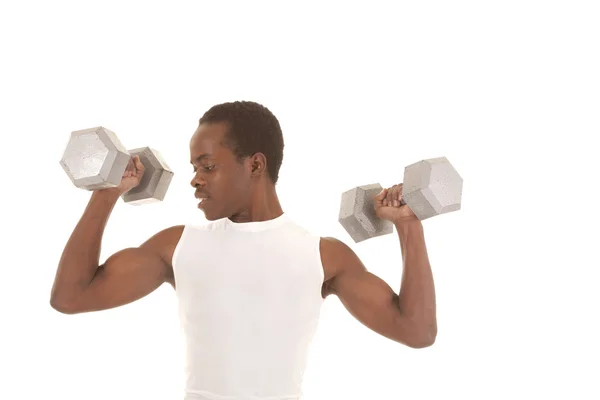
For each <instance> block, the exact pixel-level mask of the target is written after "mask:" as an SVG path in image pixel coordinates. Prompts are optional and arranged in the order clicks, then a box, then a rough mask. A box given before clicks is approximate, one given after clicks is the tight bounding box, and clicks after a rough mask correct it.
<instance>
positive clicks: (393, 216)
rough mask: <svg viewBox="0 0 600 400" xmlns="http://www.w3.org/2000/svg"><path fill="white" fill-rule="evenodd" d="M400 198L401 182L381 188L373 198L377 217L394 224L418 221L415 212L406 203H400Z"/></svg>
mask: <svg viewBox="0 0 600 400" xmlns="http://www.w3.org/2000/svg"><path fill="white" fill-rule="evenodd" d="M401 200H402V184H401V183H400V184H398V185H394V186H392V187H390V188H387V189H383V190H382V191H381V192H380V193H379V194H378V195H376V196H375V197H374V198H373V204H374V206H375V215H377V217H378V218H381V219H385V220H388V221H391V222H393V223H394V224H398V223H401V224H403V223H406V222H411V221H418V218H417V216H416V215H415V213H413V212H412V210H411V209H410V208H409V207H408V206H407V205H402V206H401V205H400V201H401Z"/></svg>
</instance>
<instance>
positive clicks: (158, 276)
mask: <svg viewBox="0 0 600 400" xmlns="http://www.w3.org/2000/svg"><path fill="white" fill-rule="evenodd" d="M181 230H182V228H181V227H173V228H169V229H166V230H164V231H161V232H159V233H157V234H156V235H154V236H153V237H151V238H150V239H148V240H147V241H146V242H145V243H143V244H142V245H141V246H139V247H130V248H126V249H123V250H121V251H118V252H116V253H114V254H113V255H111V256H110V257H108V258H107V259H106V261H105V262H104V263H103V264H102V265H100V266H99V268H98V270H97V271H96V274H95V275H94V278H93V279H92V281H91V282H90V283H89V284H88V286H87V287H86V289H85V290H84V291H83V292H82V293H81V294H80V295H79V298H78V299H77V301H76V304H77V309H76V310H75V312H90V311H100V310H105V309H110V308H115V307H119V306H123V305H126V304H129V303H132V302H134V301H136V300H139V299H141V298H143V297H144V296H147V295H148V294H150V293H152V292H153V291H154V290H156V289H157V288H158V287H160V286H161V285H162V284H163V283H165V282H170V281H171V280H172V268H171V265H170V262H169V261H167V256H166V254H167V253H169V250H171V249H173V248H174V246H175V244H176V243H177V241H178V238H179V236H180V235H181Z"/></svg>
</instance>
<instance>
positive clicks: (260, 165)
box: [250, 153, 267, 177]
mask: <svg viewBox="0 0 600 400" xmlns="http://www.w3.org/2000/svg"><path fill="white" fill-rule="evenodd" d="M250 168H251V171H252V176H255V177H259V176H261V175H262V174H263V173H264V172H265V171H266V169H267V158H266V157H265V155H264V154H263V153H255V154H254V155H253V156H252V157H251V160H250Z"/></svg>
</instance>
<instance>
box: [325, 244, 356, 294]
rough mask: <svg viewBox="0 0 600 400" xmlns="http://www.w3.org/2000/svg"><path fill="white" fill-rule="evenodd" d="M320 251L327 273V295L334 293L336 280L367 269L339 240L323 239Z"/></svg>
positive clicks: (352, 251)
mask: <svg viewBox="0 0 600 400" xmlns="http://www.w3.org/2000/svg"><path fill="white" fill-rule="evenodd" d="M319 249H320V252H321V262H322V264H323V270H324V271H325V281H326V286H327V290H326V292H327V294H331V293H333V288H334V286H335V280H336V278H339V277H340V276H342V275H343V274H345V273H348V272H353V271H354V272H360V271H364V270H365V269H366V268H365V266H364V264H363V263H362V261H361V260H360V258H359V257H358V256H357V255H356V253H355V252H354V250H352V248H351V247H350V246H348V245H347V244H346V243H344V242H343V241H341V240H339V239H336V238H334V237H329V236H324V237H321V238H320V243H319Z"/></svg>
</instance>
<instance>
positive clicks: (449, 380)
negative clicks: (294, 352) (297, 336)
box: [0, 0, 600, 400]
mask: <svg viewBox="0 0 600 400" xmlns="http://www.w3.org/2000/svg"><path fill="white" fill-rule="evenodd" d="M213 3H217V2H200V1H194V2H191V1H190V2H181V1H169V2H167V1H164V2H157V1H143V2H142V1H137V2H133V1H128V2H127V1H106V0H104V1H97V2H91V1H78V2H75V1H72V2H66V1H49V2H42V1H36V2H34V1H19V2H16V1H12V2H11V1H6V2H2V4H1V5H0V41H1V56H2V60H1V64H0V68H1V69H2V72H1V74H0V84H1V86H0V91H1V94H0V96H1V98H0V101H1V104H0V105H1V107H2V108H1V110H2V117H1V119H0V121H1V124H2V131H3V133H4V137H3V143H4V146H2V152H3V157H2V160H3V170H4V174H3V176H2V196H1V200H0V201H2V208H1V209H2V225H1V226H2V228H1V229H2V253H1V254H2V270H3V271H4V272H3V274H2V278H3V279H2V289H1V290H0V300H1V302H0V306H1V307H2V310H1V316H0V321H1V322H0V324H1V330H0V335H1V340H0V368H1V371H0V372H1V374H0V398H2V399H10V400H17V399H19V400H21V399H38V398H39V399H41V398H44V399H46V398H48V399H49V398H60V399H62V400H68V399H78V400H80V399H86V400H95V399H109V398H110V399H112V400H120V399H128V400H130V399H181V398H182V396H181V394H182V390H183V347H182V338H181V336H180V331H179V325H178V320H177V310H176V297H175V294H174V292H173V290H172V288H170V286H168V285H164V286H162V287H161V288H159V289H158V290H157V291H156V292H154V293H152V294H151V295H149V296H147V297H146V298H144V299H142V300H140V301H138V302H136V303H133V304H130V305H127V306H124V307H121V308H118V309H113V310H109V311H103V312H98V313H90V314H83V315H74V316H69V315H62V314H60V313H58V312H56V311H54V310H52V309H51V308H50V305H49V295H50V288H51V285H52V281H53V279H54V274H55V272H56V267H57V262H58V259H59V257H60V254H61V252H62V249H63V246H64V244H65V243H66V241H67V239H68V237H69V235H70V233H71V231H72V229H73V228H74V226H75V224H76V223H77V221H78V219H79V217H80V216H81V213H82V212H83V209H84V207H85V205H86V204H87V200H88V199H89V193H87V192H85V191H81V190H78V189H76V188H74V187H73V186H72V185H71V183H70V181H69V180H68V178H67V176H66V175H65V174H64V172H63V170H62V169H61V168H60V166H59V163H58V162H59V159H60V157H61V155H62V151H63V150H64V146H65V144H66V141H67V139H68V136H69V134H70V132H71V131H73V130H78V129H83V128H87V127H92V126H98V125H103V126H106V127H107V128H109V129H111V130H113V131H115V132H116V133H117V134H118V135H119V137H120V139H121V140H122V141H123V142H124V143H125V145H126V146H127V147H128V148H133V147H138V146H146V145H149V146H152V147H155V148H157V149H159V150H160V151H161V152H162V154H163V155H164V157H165V158H166V160H167V161H168V163H169V164H170V166H171V167H172V168H173V170H174V171H175V177H174V180H173V182H172V185H171V187H170V190H169V192H168V194H167V197H166V199H165V201H164V202H163V203H161V204H158V205H149V206H144V207H132V206H128V205H125V204H123V203H122V202H120V203H119V204H118V205H117V207H116V208H115V210H114V212H113V214H112V216H111V219H110V221H109V224H108V226H107V229H106V233H105V238H104V241H103V247H102V256H101V259H102V260H104V259H105V258H106V257H107V256H109V255H110V254H112V253H113V252H115V251H117V250H120V249H121V248H123V247H126V246H135V245H138V244H140V243H141V242H142V241H144V240H145V239H147V238H148V237H149V236H150V235H152V234H154V233H155V232H157V231H158V230H161V229H163V228H165V227H167V226H171V225H175V224H181V223H202V222H203V215H202V213H201V212H200V211H199V210H197V209H196V207H195V205H196V202H195V200H194V199H193V196H192V195H193V192H192V190H191V187H190V186H189V181H190V179H191V177H192V175H191V172H192V170H191V167H190V165H189V152H188V151H189V148H188V142H189V139H190V137H191V134H192V133H193V132H194V130H195V128H196V125H197V121H198V119H199V118H200V116H201V115H202V114H203V113H204V112H205V111H206V110H207V109H208V108H209V107H210V106H212V105H213V104H217V103H220V102H223V101H232V100H253V101H258V102H260V103H262V104H264V105H266V106H267V107H269V108H270V109H271V110H272V111H273V112H274V113H275V115H276V116H277V117H278V118H279V120H280V122H281V125H282V127H283V130H284V138H285V144H286V149H285V156H284V161H283V166H282V169H281V178H280V183H279V185H278V191H279V195H280V198H281V201H282V204H283V207H284V210H285V211H286V212H288V213H289V214H290V215H292V216H293V217H294V218H296V219H297V220H299V221H301V222H302V223H303V224H304V225H305V226H306V227H307V228H309V229H311V230H313V231H314V232H315V233H319V234H321V235H327V236H335V237H337V238H339V239H341V240H344V241H345V242H346V243H348V244H350V245H351V247H352V248H353V249H354V250H355V251H356V252H357V254H358V255H359V256H360V257H361V259H362V260H363V262H364V263H365V264H366V266H367V268H368V269H369V270H370V271H371V272H373V273H375V274H376V275H378V276H379V277H381V278H382V279H384V280H385V281H386V282H388V283H389V284H390V285H391V286H392V287H393V288H394V289H396V290H399V288H400V279H401V271H402V270H401V260H400V248H399V244H398V240H397V237H396V236H395V234H394V235H389V236H386V237H383V238H379V239H374V240H371V241H368V242H364V243H362V244H360V245H357V244H354V243H353V242H352V241H351V240H350V238H349V237H348V236H347V234H346V233H345V231H344V230H343V229H342V228H341V226H340V225H339V224H338V222H337V213H338V207H339V200H340V194H341V193H342V192H343V191H345V190H347V189H350V188H352V187H354V186H357V185H362V184H367V183H372V182H379V183H381V184H382V185H384V186H391V185H393V184H395V183H399V182H400V181H401V179H402V173H403V168H404V166H405V165H407V164H409V163H412V162H415V161H418V160H421V159H425V158H430V157H438V156H446V157H448V159H449V160H450V161H451V162H452V163H453V165H454V166H455V167H456V168H457V170H458V171H459V172H460V173H461V175H462V177H463V179H464V193H463V196H464V197H463V205H462V207H463V208H462V210H461V211H460V212H457V213H452V214H447V215H444V216H440V217H437V218H435V219H431V220H428V221H425V222H424V226H425V234H426V240H427V245H428V249H429V254H430V259H431V262H432V267H433V271H434V277H435V282H436V289H437V299H438V321H439V335H438V339H437V342H436V343H435V345H434V346H432V347H430V348H427V349H421V350H413V349H409V348H406V347H403V346H401V345H399V344H397V343H394V342H392V341H390V340H388V339H386V338H383V337H381V336H379V335H377V334H375V333H373V332H371V331H369V330H368V329H367V328H365V327H364V326H363V325H361V324H360V323H359V322H357V321H356V320H354V319H353V318H352V316H350V314H349V313H347V312H346V311H345V309H344V308H343V306H342V305H341V303H340V302H339V300H338V299H337V298H335V297H330V298H328V299H327V301H326V302H325V305H324V308H323V314H322V320H321V324H320V326H319V330H318V333H317V336H316V338H315V341H314V344H313V346H312V348H311V353H310V363H309V367H308V369H307V371H306V379H305V386H304V388H305V400H321V399H322V400H338V399H339V400H342V399H343V400H350V399H381V400H384V399H411V400H416V399H449V398H460V399H486V400H487V399H534V398H535V399H542V398H547V397H548V396H555V398H561V399H567V398H568V399H578V400H583V399H598V398H600V389H599V388H598V383H597V382H598V375H599V367H598V359H599V357H600V352H599V345H598V336H599V334H600V330H599V328H598V313H597V307H598V304H599V301H598V300H599V295H598V291H597V285H598V280H597V279H594V278H597V276H598V275H597V269H598V267H599V266H600V263H599V259H598V255H597V243H598V240H597V238H598V234H597V226H598V222H599V221H598V206H597V204H598V195H599V191H598V189H597V186H598V178H597V173H598V159H597V158H596V156H597V149H598V146H597V144H596V143H595V142H596V139H597V134H598V132H599V127H600V123H599V118H598V116H599V109H600V108H599V106H600V98H599V93H600V79H599V76H600V74H599V73H598V72H599V71H600V57H599V50H598V49H599V48H600V47H599V46H600V28H599V26H600V25H599V24H598V21H599V20H600V13H599V12H598V9H597V8H596V7H594V6H595V4H594V3H595V2H592V1H589V2H584V1H562V2H559V1H543V2H542V1H538V2H534V1H523V0H520V1H502V2H499V1H498V2H490V1H452V2H450V1H447V2H442V1H439V2H427V1H426V2H401V3H398V2H388V3H384V2H373V1H370V2H362V3H334V2H319V3H314V4H308V3H307V2H298V3H293V4H294V5H292V3H291V2H278V3H275V2H272V3H264V2H257V1H252V2H245V3H241V2H240V3H231V2H218V3H219V5H218V6H215V5H214V4H213Z"/></svg>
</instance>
